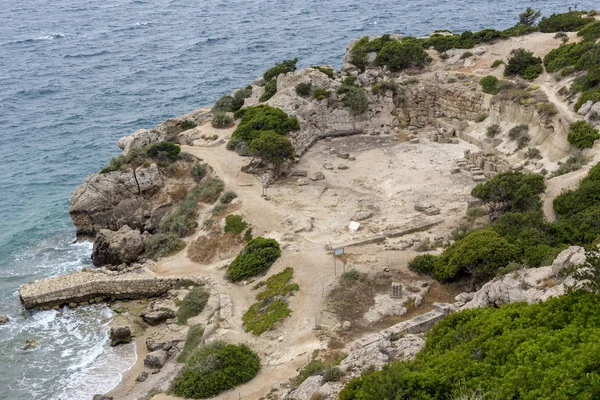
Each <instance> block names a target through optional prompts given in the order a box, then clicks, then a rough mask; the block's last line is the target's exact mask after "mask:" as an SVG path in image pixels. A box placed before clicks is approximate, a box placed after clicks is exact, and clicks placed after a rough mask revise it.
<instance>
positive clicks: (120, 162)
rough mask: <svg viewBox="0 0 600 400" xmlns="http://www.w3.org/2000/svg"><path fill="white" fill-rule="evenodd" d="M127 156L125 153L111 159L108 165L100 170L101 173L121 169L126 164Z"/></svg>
mask: <svg viewBox="0 0 600 400" xmlns="http://www.w3.org/2000/svg"><path fill="white" fill-rule="evenodd" d="M125 162H126V158H125V156H124V155H122V154H119V155H118V156H116V157H113V158H111V159H110V162H109V163H108V166H107V167H104V168H102V169H101V170H100V173H101V174H107V173H109V172H115V171H121V169H122V168H123V166H124V165H125Z"/></svg>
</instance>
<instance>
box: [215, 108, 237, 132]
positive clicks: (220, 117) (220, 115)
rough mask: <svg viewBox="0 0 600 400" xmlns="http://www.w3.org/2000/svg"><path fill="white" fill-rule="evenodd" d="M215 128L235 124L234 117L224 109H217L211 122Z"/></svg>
mask: <svg viewBox="0 0 600 400" xmlns="http://www.w3.org/2000/svg"><path fill="white" fill-rule="evenodd" d="M210 123H211V125H212V126H213V128H217V129H225V128H229V127H230V126H231V125H233V118H231V117H230V116H229V115H227V114H226V113H224V112H222V111H217V112H215V113H214V115H213V119H212V121H211V122H210Z"/></svg>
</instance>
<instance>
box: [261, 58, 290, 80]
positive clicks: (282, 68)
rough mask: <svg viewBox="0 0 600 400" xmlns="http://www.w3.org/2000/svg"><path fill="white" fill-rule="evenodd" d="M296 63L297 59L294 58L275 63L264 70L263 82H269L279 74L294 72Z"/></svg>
mask: <svg viewBox="0 0 600 400" xmlns="http://www.w3.org/2000/svg"><path fill="white" fill-rule="evenodd" d="M297 63H298V59H297V58H294V59H293V60H284V61H282V62H280V63H278V64H275V66H274V67H272V68H269V69H268V70H267V71H265V73H264V75H263V77H264V78H265V82H270V81H271V80H273V79H274V78H277V77H278V76H279V75H280V74H287V73H288V72H294V71H295V70H296V64H297Z"/></svg>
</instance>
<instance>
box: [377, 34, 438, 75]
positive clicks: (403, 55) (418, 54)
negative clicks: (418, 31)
mask: <svg viewBox="0 0 600 400" xmlns="http://www.w3.org/2000/svg"><path fill="white" fill-rule="evenodd" d="M430 62H431V57H429V55H427V53H426V52H425V50H423V47H421V46H420V45H419V44H418V43H414V42H411V41H408V42H406V41H402V42H400V41H398V40H390V41H388V42H386V43H385V44H384V45H383V46H382V47H381V50H380V51H379V52H377V56H376V57H375V63H376V64H378V65H381V66H387V67H388V68H389V69H390V70H391V71H401V70H404V69H407V68H422V67H424V66H425V65H427V64H429V63H430Z"/></svg>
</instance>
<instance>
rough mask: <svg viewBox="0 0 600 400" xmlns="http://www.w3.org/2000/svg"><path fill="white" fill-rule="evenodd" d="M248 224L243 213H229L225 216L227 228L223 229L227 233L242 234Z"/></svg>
mask: <svg viewBox="0 0 600 400" xmlns="http://www.w3.org/2000/svg"><path fill="white" fill-rule="evenodd" d="M247 226H248V224H247V223H246V222H244V220H243V219H242V216H241V215H234V214H231V215H228V216H226V217H225V228H223V230H224V231H225V233H233V234H235V235H240V234H241V233H242V232H244V230H245V229H246V227H247Z"/></svg>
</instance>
